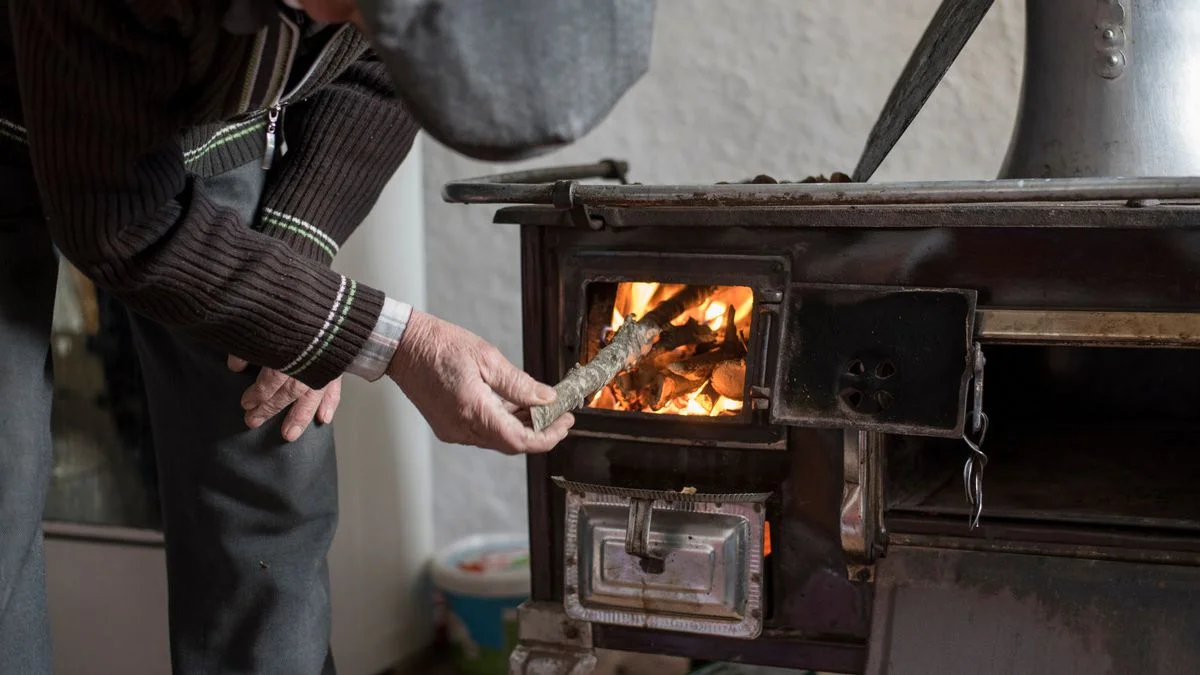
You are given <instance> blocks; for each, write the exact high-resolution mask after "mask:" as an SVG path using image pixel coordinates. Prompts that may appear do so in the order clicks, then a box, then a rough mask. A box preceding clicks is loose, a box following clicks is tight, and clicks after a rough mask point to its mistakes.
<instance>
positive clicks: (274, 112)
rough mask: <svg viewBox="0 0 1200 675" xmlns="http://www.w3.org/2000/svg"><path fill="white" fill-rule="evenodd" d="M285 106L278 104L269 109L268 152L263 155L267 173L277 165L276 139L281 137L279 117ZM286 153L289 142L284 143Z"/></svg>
mask: <svg viewBox="0 0 1200 675" xmlns="http://www.w3.org/2000/svg"><path fill="white" fill-rule="evenodd" d="M282 112H283V106H281V105H279V104H278V103H276V104H275V105H273V106H271V107H270V108H268V109H267V151H266V153H265V154H264V155H263V163H262V168H263V171H267V170H269V169H270V168H271V165H272V164H274V163H275V153H276V147H277V145H276V139H277V138H278V136H279V115H280V114H281V113H282ZM284 152H287V142H286V141H284Z"/></svg>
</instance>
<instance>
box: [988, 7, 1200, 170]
mask: <svg viewBox="0 0 1200 675" xmlns="http://www.w3.org/2000/svg"><path fill="white" fill-rule="evenodd" d="M1025 20H1026V45H1025V73H1024V79H1023V82H1022V87H1021V101H1020V105H1019V107H1018V112H1017V120H1016V125H1015V129H1014V131H1013V135H1012V138H1011V141H1010V144H1009V149H1008V154H1007V157H1006V158H1005V161H1004V164H1003V167H1002V168H1001V171H1000V176H999V177H1000V178H1065V177H1098V176H1125V177H1133V176H1138V177H1165V176H1172V177H1174V176H1200V2H1197V1H1196V0H1028V1H1027V3H1026V19H1025Z"/></svg>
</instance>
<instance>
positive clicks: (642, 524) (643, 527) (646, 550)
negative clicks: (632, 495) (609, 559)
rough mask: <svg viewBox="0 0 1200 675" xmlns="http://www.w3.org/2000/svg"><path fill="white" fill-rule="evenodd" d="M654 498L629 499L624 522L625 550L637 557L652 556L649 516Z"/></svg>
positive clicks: (652, 508) (652, 510) (651, 512)
mask: <svg viewBox="0 0 1200 675" xmlns="http://www.w3.org/2000/svg"><path fill="white" fill-rule="evenodd" d="M653 512H654V500H652V499H630V500H629V520H628V521H627V522H626V524H625V552H626V553H628V554H629V555H631V556H636V557H638V558H653V557H654V556H652V555H651V554H650V516H651V514H653Z"/></svg>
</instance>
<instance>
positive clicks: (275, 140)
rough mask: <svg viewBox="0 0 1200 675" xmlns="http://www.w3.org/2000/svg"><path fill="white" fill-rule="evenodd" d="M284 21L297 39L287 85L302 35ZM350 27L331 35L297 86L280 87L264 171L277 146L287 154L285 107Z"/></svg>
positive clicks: (270, 109) (290, 53) (270, 122)
mask: <svg viewBox="0 0 1200 675" xmlns="http://www.w3.org/2000/svg"><path fill="white" fill-rule="evenodd" d="M283 21H284V23H285V24H287V25H288V27H289V28H291V29H293V30H294V31H295V33H294V34H295V39H294V41H293V43H292V46H291V48H290V49H289V50H288V65H287V68H286V71H285V72H284V86H287V79H288V78H289V77H291V64H292V61H293V60H295V58H296V52H297V48H298V45H299V44H300V39H301V37H300V28H299V26H297V25H296V24H294V23H293V22H292V21H291V20H290V19H288V18H287V17H284V19H283ZM349 27H350V24H346V25H344V26H342V27H341V28H338V29H337V31H335V32H334V34H333V35H332V36H330V38H329V40H328V41H327V42H326V43H325V46H324V47H322V48H321V51H320V53H318V54H317V56H316V58H315V59H313V62H312V65H310V66H309V67H308V70H307V71H305V72H304V75H303V76H302V77H301V78H300V81H299V82H297V83H296V86H294V87H292V88H291V90H290V91H287V92H285V91H283V87H280V90H279V94H278V95H277V96H276V97H275V101H274V102H273V103H272V104H271V105H270V107H268V108H267V152H266V154H265V155H264V156H263V165H262V168H263V170H264V171H266V170H270V168H271V166H272V164H274V163H275V154H276V149H277V148H278V150H279V156H280V157H282V156H283V155H286V154H287V138H285V137H284V134H283V131H282V129H281V128H280V127H281V126H282V122H281V120H282V118H283V110H284V108H285V107H286V106H287V105H288V104H289V103H291V102H292V98H293V97H295V95H296V94H297V92H300V91H302V90H303V89H304V85H305V84H307V83H308V81H309V80H310V79H311V78H312V76H313V73H315V72H317V70H318V69H319V68H320V67H321V65H322V64H323V63H324V61H325V58H326V56H328V55H329V52H330V51H332V50H333V47H334V46H335V45H336V43H337V41H338V40H339V39H341V37H342V33H343V32H345V31H346V29H348V28H349Z"/></svg>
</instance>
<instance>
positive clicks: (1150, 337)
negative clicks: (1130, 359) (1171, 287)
mask: <svg viewBox="0 0 1200 675" xmlns="http://www.w3.org/2000/svg"><path fill="white" fill-rule="evenodd" d="M975 337H976V339H978V340H979V341H980V342H983V343H985V344H1009V345H1036V346H1076V347H1141V348H1151V347H1173V348H1196V347H1200V312H1195V313H1194V312H1138V311H1125V310H1121V311H1093V310H1048V309H1001V308H994V307H993V308H989V307H980V308H979V309H978V310H977V311H976V313H975Z"/></svg>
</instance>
